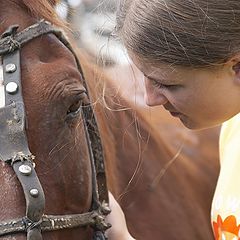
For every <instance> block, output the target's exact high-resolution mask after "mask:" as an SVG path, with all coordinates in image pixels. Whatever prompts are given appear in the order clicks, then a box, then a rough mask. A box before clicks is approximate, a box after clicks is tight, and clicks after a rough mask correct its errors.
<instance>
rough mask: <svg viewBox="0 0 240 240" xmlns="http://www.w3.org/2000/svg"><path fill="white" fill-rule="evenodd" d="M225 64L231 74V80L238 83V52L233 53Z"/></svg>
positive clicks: (239, 65)
mask: <svg viewBox="0 0 240 240" xmlns="http://www.w3.org/2000/svg"><path fill="white" fill-rule="evenodd" d="M227 65H228V67H229V68H230V69H229V70H231V72H232V74H233V75H234V76H233V80H234V82H235V83H236V84H239V85H240V54H236V55H234V56H233V57H232V58H231V59H229V60H228V61H227Z"/></svg>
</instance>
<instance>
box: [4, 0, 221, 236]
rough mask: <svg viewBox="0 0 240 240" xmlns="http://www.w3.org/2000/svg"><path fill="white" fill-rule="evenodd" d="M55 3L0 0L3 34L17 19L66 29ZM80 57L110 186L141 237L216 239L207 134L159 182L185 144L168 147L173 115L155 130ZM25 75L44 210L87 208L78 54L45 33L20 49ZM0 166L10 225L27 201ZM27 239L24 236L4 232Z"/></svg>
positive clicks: (76, 232)
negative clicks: (211, 217)
mask: <svg viewBox="0 0 240 240" xmlns="http://www.w3.org/2000/svg"><path fill="white" fill-rule="evenodd" d="M54 4H55V1H53V0H49V1H47V0H41V1H33V0H22V1H20V0H6V1H4V2H3V1H2V2H1V3H0V21H1V26H0V33H3V32H4V31H5V30H6V29H7V28H8V27H9V26H11V25H13V24H18V25H19V29H18V31H21V30H23V29H25V28H26V27H29V26H31V25H32V24H35V23H36V22H38V21H39V20H40V19H42V18H43V19H45V20H47V21H49V22H52V23H53V24H54V25H56V26H59V27H64V26H63V25H62V23H61V21H60V20H59V19H58V18H57V16H56V15H55V13H54V8H53V6H54ZM10 16H11V17H10ZM78 55H79V60H80V63H81V66H82V71H83V75H84V76H85V80H86V82H87V86H88V89H89V94H90V99H91V102H92V106H93V108H94V112H95V115H96V120H97V123H98V126H99V130H100V136H101V139H102V143H103V149H104V152H105V164H106V171H107V182H108V186H109V189H110V190H111V191H112V193H113V194H114V195H115V197H116V198H117V199H119V201H120V204H121V206H122V208H123V210H124V212H125V214H126V218H127V222H128V224H129V228H130V231H131V232H132V233H133V235H135V236H137V238H138V239H154V238H155V239H156V238H160V237H161V238H168V239H177V238H178V237H179V236H181V238H182V239H186V240H188V239H193V238H197V239H206V238H207V239H211V236H212V235H211V229H210V224H208V220H207V218H208V217H207V216H208V212H209V208H210V207H209V206H210V201H211V200H210V199H211V197H212V193H213V190H214V185H215V182H216V176H217V170H218V169H217V167H216V165H217V164H215V163H214V160H216V159H215V153H214V154H212V155H209V154H208V152H207V149H204V147H203V146H202V145H201V144H200V143H199V139H201V135H202V133H200V134H198V135H199V136H197V137H196V136H195V137H192V138H193V139H195V141H194V142H191V140H189V142H187V143H185V145H184V146H183V147H182V148H181V156H180V155H178V157H179V160H178V161H176V163H175V164H174V165H173V166H171V168H169V169H168V170H167V171H166V173H167V174H165V175H164V177H162V179H161V181H160V182H159V181H158V179H159V178H158V175H159V170H160V169H161V168H164V166H165V165H166V164H167V163H168V161H169V160H171V158H172V157H173V156H175V154H176V149H178V148H179V145H178V143H177V142H175V143H174V144H170V145H169V142H171V140H170V141H169V139H174V140H175V141H177V140H176V134H179V131H178V129H179V126H178V125H176V123H175V122H174V123H173V122H172V123H171V121H169V122H168V120H167V121H166V123H165V125H162V126H163V127H162V128H160V129H158V132H159V133H158V134H157V133H156V126H155V127H152V126H153V125H152V123H151V125H149V121H148V120H147V119H146V116H145V114H144V111H142V110H141V111H140V108H138V107H136V105H135V104H132V103H131V102H129V100H128V99H126V98H124V96H119V92H118V89H117V88H116V84H115V83H114V82H113V81H112V80H111V78H108V77H105V75H104V74H103V73H102V72H101V71H99V68H98V67H97V66H95V65H93V64H91V63H89V62H88V58H87V56H86V55H85V54H83V53H82V51H80V52H78ZM21 74H22V92H23V98H24V104H25V109H26V116H27V128H26V133H27V138H28V144H29V148H30V150H31V152H32V153H33V154H34V156H35V159H34V162H35V164H36V166H35V169H36V172H37V173H38V177H39V180H40V182H41V184H42V187H43V189H44V192H45V198H46V206H45V210H44V214H47V215H59V214H60V215H62V214H73V213H76V214H77V213H85V212H88V211H89V209H90V208H91V204H92V188H93V187H92V175H93V171H92V166H91V162H90V161H89V158H90V156H89V152H88V148H87V145H88V141H87V139H86V138H85V132H84V121H83V120H82V117H81V115H80V114H79V111H78V110H79V108H81V103H82V101H83V99H85V98H86V96H85V91H84V86H83V84H82V74H81V73H79V71H78V69H77V64H76V60H75V58H74V56H73V54H72V53H71V52H70V51H69V50H68V49H67V48H66V47H65V46H64V45H63V44H62V43H61V42H60V41H59V40H58V39H57V38H56V37H55V36H54V35H52V34H48V35H44V36H42V37H39V38H36V39H34V40H32V41H31V42H29V43H27V44H26V45H25V46H24V47H23V48H22V49H21ZM99 89H100V90H99ZM157 112H158V114H160V115H161V117H160V116H159V115H158V116H157V119H162V118H164V117H162V113H160V112H159V111H157ZM145 113H146V111H145ZM173 126H174V127H173ZM169 129H175V130H176V132H174V134H172V135H171V137H170V138H167V139H164V137H166V135H163V136H164V137H162V136H161V133H164V132H165V134H166V133H167V132H169V131H170V130H169ZM180 132H181V130H180ZM207 134H208V136H210V137H212V134H210V133H207ZM180 135H181V134H180ZM183 135H184V134H183ZM185 135H189V134H185ZM190 135H191V134H190ZM193 135H194V134H193ZM196 135H197V134H196ZM184 138H186V139H191V137H190V138H188V137H184ZM212 138H213V139H212ZM212 138H206V135H204V134H203V139H207V140H208V141H209V144H210V143H211V145H208V146H213V149H216V146H215V145H214V144H213V145H212V142H213V140H214V139H215V135H214V137H212ZM193 147H194V150H193ZM216 152H217V151H216ZM195 154H199V156H198V158H195ZM190 158H191V161H190ZM200 158H206V159H209V162H208V161H206V159H205V161H200ZM192 159H193V160H192ZM210 162H211V164H210ZM0 164H1V165H0V167H1V172H0V179H1V189H0V191H1V194H2V196H4V199H2V201H1V215H0V221H6V219H7V220H8V219H9V220H10V219H15V218H19V217H20V216H24V214H25V213H24V212H25V199H24V195H23V192H22V189H21V186H20V183H19V181H18V179H17V177H16V176H15V174H14V172H13V169H12V168H11V166H9V164H6V163H5V162H2V161H1V162H0ZM154 176H155V178H154ZM158 183H160V187H158ZM170 200H171V201H170ZM194 213H196V214H194ZM199 226H201V227H199ZM92 236H93V231H92V229H91V228H89V227H83V228H74V229H71V230H69V229H62V230H59V231H54V232H43V237H44V239H52V240H54V239H59V240H61V239H73V240H74V239H80V240H86V239H91V238H92ZM206 236H207V237H206ZM25 238H26V236H25V234H24V233H19V234H17V235H10V236H5V237H4V239H20V240H22V239H25Z"/></svg>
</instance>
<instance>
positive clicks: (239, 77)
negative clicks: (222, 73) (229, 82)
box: [232, 61, 240, 85]
mask: <svg viewBox="0 0 240 240" xmlns="http://www.w3.org/2000/svg"><path fill="white" fill-rule="evenodd" d="M232 70H233V71H234V80H235V82H236V83H237V84H239V85H240V61H239V62H235V63H234V64H233V65H232Z"/></svg>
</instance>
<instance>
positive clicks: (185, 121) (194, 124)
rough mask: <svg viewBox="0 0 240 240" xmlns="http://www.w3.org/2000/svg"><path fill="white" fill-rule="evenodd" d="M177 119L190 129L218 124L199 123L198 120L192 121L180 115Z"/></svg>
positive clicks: (200, 128) (199, 128) (205, 127)
mask: <svg viewBox="0 0 240 240" xmlns="http://www.w3.org/2000/svg"><path fill="white" fill-rule="evenodd" d="M179 119H180V121H181V122H182V124H183V125H184V126H185V127H186V128H188V129H190V130H203V129H207V128H212V127H216V126H218V125H219V124H210V123H201V122H198V121H194V120H192V119H190V118H188V117H182V118H179Z"/></svg>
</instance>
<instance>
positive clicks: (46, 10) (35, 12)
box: [22, 0, 67, 28]
mask: <svg viewBox="0 0 240 240" xmlns="http://www.w3.org/2000/svg"><path fill="white" fill-rule="evenodd" d="M22 2H23V4H24V6H25V7H26V9H27V10H28V11H29V13H30V14H31V15H32V16H33V17H35V18H37V19H39V20H40V19H43V18H44V19H45V20H47V21H49V22H51V23H53V24H54V25H56V26H58V27H61V28H66V26H67V24H66V23H65V22H64V21H63V20H61V19H60V18H59V17H58V16H57V14H56V12H55V9H54V6H55V4H56V3H57V2H58V0H38V1H36V0H22Z"/></svg>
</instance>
